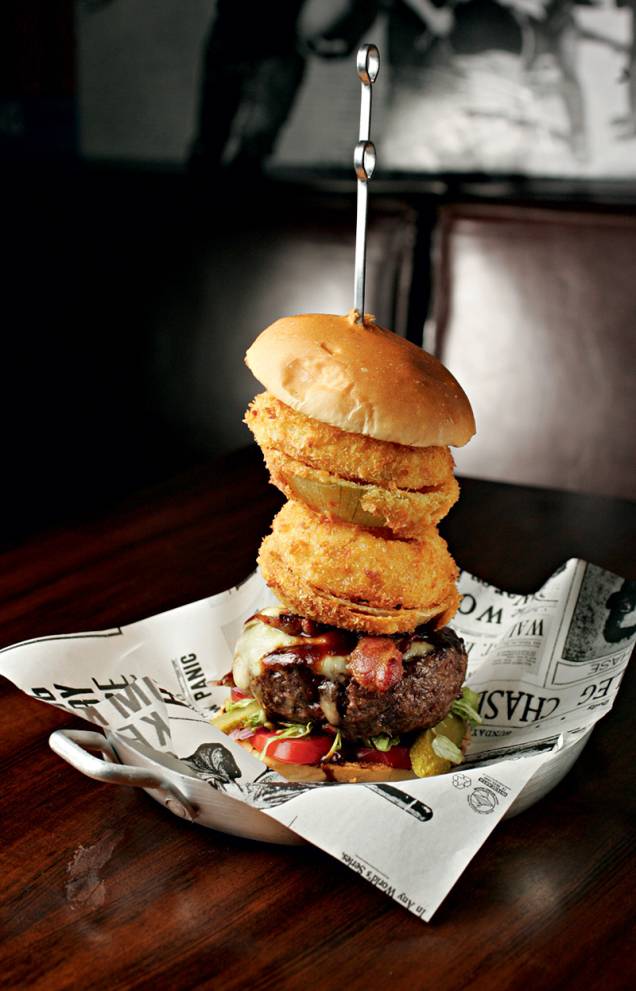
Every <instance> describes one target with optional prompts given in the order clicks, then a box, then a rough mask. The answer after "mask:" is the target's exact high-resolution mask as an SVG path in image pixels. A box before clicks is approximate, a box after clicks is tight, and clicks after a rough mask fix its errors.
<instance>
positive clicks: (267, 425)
mask: <svg viewBox="0 0 636 991" xmlns="http://www.w3.org/2000/svg"><path fill="white" fill-rule="evenodd" d="M245 423H246V424H247V426H248V427H249V428H250V430H251V431H252V433H253V434H254V437H255V438H256V442H257V443H258V444H259V446H260V447H261V448H274V449H275V450H277V451H282V452H283V453H285V454H287V455H288V456H289V457H291V458H294V459H295V460H297V461H302V462H303V463H304V464H306V465H309V466H310V467H312V468H318V469H323V470H324V471H328V472H330V473H331V474H333V475H339V476H340V477H341V478H345V479H348V480H351V481H354V482H356V481H357V482H366V483H368V484H372V485H379V486H381V487H383V488H388V487H395V486H397V488H400V489H411V490H413V491H417V490H419V489H422V488H426V487H428V486H431V485H443V484H444V483H446V482H448V481H449V479H450V477H451V476H452V472H453V467H454V462H453V458H452V456H451V453H450V451H449V449H448V448H447V447H407V446H405V445H403V444H394V443H392V442H390V441H383V440H375V439H374V438H373V437H366V436H365V435H364V434H353V433H348V432H347V431H346V430H339V429H338V427H332V426H330V425H329V424H327V423H322V422H320V421H319V420H314V419H312V418H311V417H308V416H304V415H303V414H302V413H297V412H296V410H293V409H291V407H289V406H286V405H285V403H281V402H280V400H278V399H276V397H275V396H273V395H272V394H271V393H269V392H262V393H261V394H260V395H258V396H257V397H256V398H255V399H254V401H253V402H252V403H251V404H250V406H249V407H248V410H247V412H246V414H245Z"/></svg>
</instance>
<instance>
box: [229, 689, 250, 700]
mask: <svg viewBox="0 0 636 991" xmlns="http://www.w3.org/2000/svg"><path fill="white" fill-rule="evenodd" d="M253 697H254V696H253V695H250V694H249V693H248V692H242V691H241V689H240V688H232V690H231V691H230V698H231V699H232V701H233V702H241V701H242V700H243V699H251V698H253Z"/></svg>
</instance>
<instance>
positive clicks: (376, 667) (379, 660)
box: [347, 637, 404, 692]
mask: <svg viewBox="0 0 636 991" xmlns="http://www.w3.org/2000/svg"><path fill="white" fill-rule="evenodd" d="M347 666H348V669H349V671H350V672H351V677H352V678H353V680H354V681H357V682H358V684H359V685H362V687H363V688H368V689H369V691H372V692H387V691H388V690H389V688H393V686H394V685H397V683H398V682H399V681H401V680H402V675H403V673H404V668H403V666H402V651H401V650H398V648H397V647H396V645H395V641H393V640H390V639H389V638H388V637H361V638H360V640H359V641H358V645H357V647H356V648H355V650H354V651H353V652H352V653H351V654H350V656H349V660H348V665H347Z"/></svg>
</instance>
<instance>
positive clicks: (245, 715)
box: [210, 699, 261, 733]
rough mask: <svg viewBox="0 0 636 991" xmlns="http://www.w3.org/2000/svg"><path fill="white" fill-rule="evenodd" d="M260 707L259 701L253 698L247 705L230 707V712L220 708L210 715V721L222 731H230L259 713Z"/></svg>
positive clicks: (238, 727)
mask: <svg viewBox="0 0 636 991" xmlns="http://www.w3.org/2000/svg"><path fill="white" fill-rule="evenodd" d="M260 709H261V707H260V705H259V703H258V702H257V701H256V699H254V701H253V702H250V703H249V705H244V706H237V707H236V708H232V709H231V710H230V712H225V710H223V709H222V710H221V712H218V713H217V714H216V716H213V717H212V719H211V720H210V722H211V723H212V725H213V726H216V728H217V729H220V730H221V732H222V733H231V732H232V730H234V729H241V727H242V726H245V725H246V724H247V723H248V720H249V719H250V718H252V717H253V716H257V715H258V714H259V712H260Z"/></svg>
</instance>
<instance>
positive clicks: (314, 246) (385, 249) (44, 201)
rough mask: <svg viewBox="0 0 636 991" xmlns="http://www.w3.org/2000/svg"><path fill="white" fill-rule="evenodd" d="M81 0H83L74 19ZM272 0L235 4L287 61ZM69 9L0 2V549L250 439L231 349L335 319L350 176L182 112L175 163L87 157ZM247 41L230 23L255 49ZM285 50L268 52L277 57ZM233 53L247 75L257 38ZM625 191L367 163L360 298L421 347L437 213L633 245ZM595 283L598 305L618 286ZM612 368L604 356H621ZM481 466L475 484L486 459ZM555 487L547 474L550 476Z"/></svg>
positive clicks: (620, 185) (629, 478) (625, 482)
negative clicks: (268, 331)
mask: <svg viewBox="0 0 636 991" xmlns="http://www.w3.org/2000/svg"><path fill="white" fill-rule="evenodd" d="M115 3H121V4H122V5H125V3H126V0H115ZM90 6H91V5H90V4H85V5H82V8H81V16H86V11H87V10H88V9H89V8H90ZM92 6H93V7H94V8H99V6H100V5H99V3H96V4H93V5H92ZM209 6H210V17H211V16H212V13H213V9H214V5H213V4H210V5H209ZM271 6H272V5H267V4H262V3H259V4H250V3H244V4H242V5H240V7H241V10H242V11H243V14H242V17H243V19H245V18H246V17H248V18H250V17H251V18H253V17H256V16H257V12H258V11H260V15H259V16H260V17H261V20H262V23H261V25H260V29H261V36H263V32H265V31H266V29H267V30H268V31H269V33H268V35H267V38H269V40H270V42H271V40H272V38H275V39H278V40H277V42H276V45H277V46H278V47H279V48H281V46H282V48H281V51H282V55H283V57H284V58H285V59H289V58H291V59H292V62H293V60H294V59H295V58H296V55H295V54H294V52H293V51H292V49H294V44H295V41H294V38H295V36H294V34H293V31H292V32H291V34H290V35H289V37H287V40H285V41H284V42H281V35H280V32H278V31H277V30H275V28H276V25H275V24H272V23H271V22H270V23H269V27H268V21H267V18H268V17H270V19H271V17H272V16H274V15H273V14H272V13H271ZM292 6H293V4H288V3H283V4H277V5H276V9H277V10H278V9H280V8H281V7H287V8H290V7H292ZM296 6H299V5H296ZM235 7H239V5H238V4H237V5H235ZM78 9H79V8H76V6H75V5H74V4H73V3H71V2H70V0H58V2H56V3H55V4H51V3H50V2H46V0H39V2H38V0H24V2H17V0H7V2H5V3H3V5H2V7H1V9H0V47H1V52H2V58H1V59H0V65H1V66H2V68H1V70H0V73H1V74H0V152H1V155H2V183H1V188H2V191H3V203H2V216H3V224H2V240H3V246H4V251H3V255H4V261H3V263H2V272H3V293H2V303H3V305H2V316H3V319H2V346H3V353H4V362H3V369H4V376H3V378H4V388H3V390H2V403H3V410H2V414H3V415H2V423H3V428H4V429H3V449H4V452H3V453H4V457H3V465H4V472H3V475H4V485H3V486H2V505H1V507H0V508H1V510H2V513H1V519H2V522H1V524H0V540H1V541H2V543H3V544H4V545H9V544H11V543H15V542H18V541H20V540H21V539H22V537H23V536H24V535H25V534H27V533H30V532H33V531H37V530H38V529H41V528H43V527H45V526H48V525H50V524H51V523H55V522H57V521H62V520H65V519H68V518H72V517H77V516H81V515H82V514H89V515H90V514H91V513H93V512H94V511H95V510H96V509H97V508H99V507H100V506H103V505H106V504H108V503H112V502H113V501H115V500H117V499H119V498H120V497H122V496H124V495H126V494H127V493H130V492H131V491H134V490H136V489H140V488H142V487H143V486H145V485H147V484H149V483H151V482H153V481H157V480H160V479H163V478H166V477H168V476H170V475H171V474H173V473H174V472H176V471H178V470H180V469H183V468H186V467H189V466H192V465H195V464H197V463H198V462H200V461H205V460H209V459H210V458H214V457H216V456H218V455H219V454H223V453H226V452H228V451H231V450H234V449H236V448H238V447H240V446H244V445H246V444H248V443H249V442H250V436H249V434H248V432H247V430H246V429H245V428H244V427H243V426H242V424H241V415H242V410H243V409H244V406H245V404H246V402H247V401H248V399H249V398H250V397H251V395H253V394H254V392H255V391H257V386H256V385H255V383H254V382H253V380H252V379H251V377H250V375H249V373H248V372H247V371H246V370H245V369H244V368H243V365H242V355H243V353H244V350H245V348H246V347H247V345H248V344H249V343H250V341H251V340H252V339H253V337H254V336H255V335H256V334H257V333H258V332H259V331H260V330H261V329H262V328H263V327H264V326H266V325H267V324H268V323H270V322H271V321H273V320H274V319H276V318H277V317H278V316H281V315H284V314H285V313H289V312H302V311H312V310H313V311H326V312H345V311H346V310H347V309H348V308H349V307H350V306H351V305H352V299H351V297H352V278H353V236H354V223H355V182H354V179H353V173H351V175H349V174H348V172H347V171H343V170H340V171H339V170H337V169H333V168H321V167H320V166H317V167H316V168H314V169H307V168H306V167H304V168H302V169H300V168H299V169H297V170H295V171H294V170H293V169H292V170H290V169H286V170H281V169H275V168H273V167H270V166H269V165H268V157H269V150H268V148H267V139H266V140H265V141H263V140H260V139H259V140H260V144H259V142H258V141H256V142H252V144H251V145H250V142H249V141H247V140H245V141H244V142H243V145H242V146H241V145H240V142H239V145H240V147H242V150H243V152H244V154H242V155H238V156H234V158H232V156H231V155H230V157H229V158H228V146H227V145H226V146H225V148H224V150H223V149H222V153H221V156H220V157H219V156H218V155H217V153H216V152H214V153H212V152H211V151H210V147H209V144H208V145H207V146H206V145H205V142H203V145H202V137H201V136H202V134H204V132H205V127H204V125H203V123H202V122H201V119H199V123H198V124H197V122H196V116H197V110H196V108H194V109H193V111H192V118H193V132H192V140H191V142H190V143H189V145H188V149H187V154H186V155H185V157H184V160H183V161H181V162H174V161H173V162H172V163H168V164H167V163H166V162H163V163H161V162H159V161H158V160H154V161H152V162H149V161H141V160H140V159H139V157H137V158H134V159H133V158H132V157H131V159H130V160H128V161H127V160H125V159H121V158H120V159H119V160H117V161H112V160H106V159H102V160H97V159H95V158H90V157H88V156H87V155H85V154H83V153H82V141H81V137H80V136H81V134H82V133H83V128H84V133H85V129H86V127H87V126H88V125H89V124H90V121H86V120H82V105H83V102H82V86H81V79H80V77H79V73H78V45H77V32H76V24H77V17H78ZM266 11H269V12H270V13H269V14H266V13H264V12H266ZM290 16H291V15H290ZM249 23H251V24H252V26H254V24H255V22H254V21H250V22H249ZM150 26H151V24H150V22H149V30H148V32H147V36H146V38H145V44H146V45H147V49H148V52H150V53H152V52H153V45H155V43H156V44H157V51H160V50H161V46H160V45H159V41H160V40H161V41H162V44H164V45H165V38H164V39H153V36H152V32H151V30H150ZM257 35H258V32H256V34H255V33H254V32H251V33H249V35H248V36H246V37H249V38H251V39H252V41H251V42H250V44H252V45H253V39H254V37H256V36H257ZM266 40H267V39H266ZM328 40H329V39H327V41H328ZM322 43H323V46H324V45H325V44H326V41H325V39H323V42H322ZM205 45H206V39H205V36H203V37H201V42H200V46H199V50H198V66H197V65H195V66H194V67H192V66H191V67H190V68H189V70H188V71H189V72H191V73H192V75H193V78H197V79H198V86H199V93H200V94H201V93H205V71H204V65H205V51H206V48H205ZM275 47H276V46H275ZM248 48H249V45H248ZM283 49H284V51H283ZM241 51H242V55H241V59H242V60H243V61H244V62H245V58H244V57H243V56H244V52H243V50H241ZM281 51H278V52H276V51H268V52H267V53H266V54H267V57H268V58H270V57H271V58H278V57H279V56H280V55H281ZM290 52H291V55H290ZM208 53H209V44H208ZM340 54H342V53H340ZM146 55H147V53H146ZM248 56H249V57H247V61H246V62H245V64H246V65H247V67H248V69H249V67H250V66H253V65H254V64H255V60H257V59H258V58H260V57H261V56H262V51H261V53H260V55H259V54H258V52H256V51H255V50H254V51H252V50H250V51H249V52H248ZM344 57H345V58H348V57H349V56H348V55H345V56H344ZM321 58H326V56H325V54H324V51H323V54H322V55H321ZM327 62H328V59H327V60H326V62H325V64H327ZM350 62H351V72H352V75H353V76H354V79H353V93H354V100H357V82H356V80H355V75H354V69H353V59H352V58H350ZM335 64H336V63H334V65H335ZM340 64H341V63H340V62H338V65H340ZM215 65H217V63H216V62H215ZM228 65H229V66H230V68H229V69H228V68H227V65H226V66H225V69H224V72H226V77H227V74H228V73H229V74H230V75H231V72H236V71H238V70H236V68H234V69H232V59H231V58H230V59H229V60H228ZM244 68H245V67H244ZM241 71H243V70H241ZM248 75H249V72H248ZM378 85H379V84H378ZM167 86H169V80H168V83H167ZM229 89H231V83H230V81H228V78H225V80H224V81H223V80H221V81H220V82H219V81H218V80H217V82H216V84H215V87H214V88H213V89H212V91H211V92H212V94H213V96H214V99H217V98H218V99H219V100H220V99H221V96H220V94H225V96H227V93H228V92H229ZM107 97H108V95H107V94H104V99H105V100H107ZM209 98H210V97H209V94H208V99H209ZM223 98H225V97H223ZM157 99H161V93H159V94H158V96H157ZM204 99H205V98H202V100H200V101H199V111H198V112H199V114H201V113H202V110H201V107H202V106H203V103H204ZM350 99H351V96H350V95H349V96H347V100H350ZM123 112H124V108H122V113H123ZM109 113H111V114H115V115H116V113H117V107H114V108H111V109H110V110H109ZM115 120H116V118H115ZM356 129H357V120H356V119H355V118H354V120H353V121H351V124H350V129H349V132H348V133H347V136H346V140H347V141H348V142H350V144H351V147H353V144H354V143H355V140H356ZM160 139H161V134H159V140H160ZM166 142H168V137H166ZM235 145H236V142H235ZM230 150H231V149H230ZM215 156H216V157H215ZM634 200H635V196H634V189H633V185H631V184H630V183H629V182H624V181H622V182H619V181H614V182H613V181H610V180H607V181H598V180H597V181H595V182H592V181H583V180H581V181H577V182H572V181H564V180H561V181H559V180H556V179H547V178H544V179H541V178H538V179H534V180H532V179H528V178H527V177H522V176H519V175H517V176H514V175H510V176H501V175H497V176H496V177H494V176H490V175H488V174H484V173H481V174H466V175H453V176H450V175H441V174H440V175H437V176H429V175H418V174H416V173H413V174H410V175H403V176H401V177H400V178H399V179H396V177H395V176H390V175H388V174H385V175H383V174H382V172H381V169H380V170H379V172H378V177H377V179H374V184H373V187H372V219H371V227H370V233H369V290H368V306H367V308H368V309H369V310H371V311H372V312H374V313H375V314H376V316H377V317H378V320H379V321H380V322H382V323H384V324H385V325H387V326H390V327H392V328H393V329H395V330H396V331H397V332H398V333H402V334H404V335H406V336H408V337H410V338H411V339H412V340H414V341H416V342H417V343H421V342H422V335H423V330H424V325H425V322H426V320H427V316H429V317H430V316H436V318H437V319H438V320H439V317H440V312H443V310H444V306H443V298H442V297H443V289H444V285H443V284H442V274H443V272H444V271H445V272H446V273H447V270H446V269H442V270H440V269H439V268H438V262H439V247H440V236H441V234H442V233H443V230H444V229H445V228H444V224H445V223H446V221H445V220H444V218H448V217H450V216H452V210H456V209H457V208H461V207H463V206H464V205H466V204H474V203H477V204H481V205H482V206H483V205H486V207H488V208H489V207H490V206H493V207H494V208H495V211H496V208H497V207H498V205H501V204H502V203H503V204H504V205H505V206H506V209H513V210H514V209H519V210H521V211H522V216H523V210H524V209H527V207H528V206H531V207H532V208H535V207H537V206H540V207H541V206H542V207H547V209H548V210H549V211H551V212H552V213H553V214H555V215H559V216H561V215H563V216H568V215H571V214H575V213H577V211H578V212H580V211H581V210H584V211H585V212H586V215H590V213H591V215H592V216H593V217H595V216H598V217H599V218H601V219H600V220H599V223H600V224H601V226H602V225H603V224H605V223H606V220H607V218H608V217H609V218H610V219H612V218H617V217H618V218H621V222H622V221H625V222H626V223H627V224H628V228H627V230H628V233H629V238H632V233H631V232H632V231H633V227H629V224H630V223H631V221H632V219H633V215H634V210H633V203H634ZM449 209H451V213H449V212H448V210H449ZM471 223H474V219H473V220H472V221H471ZM491 227H492V225H491ZM491 227H490V228H489V229H491ZM550 237H553V234H551V235H550ZM629 238H628V241H627V242H625V243H623V242H622V241H621V248H620V251H621V253H620V255H619V256H617V261H616V265H617V270H618V271H620V272H621V276H622V282H621V284H622V286H623V289H622V290H621V291H624V292H627V293H628V296H629V294H630V293H631V296H629V298H628V300H627V302H626V303H625V304H624V305H623V304H621V307H622V308H620V314H621V316H620V321H621V323H620V326H621V327H624V333H623V334H622V335H621V334H619V335H618V338H617V339H619V341H624V345H625V348H626V351H625V354H626V356H627V355H628V354H629V356H630V357H629V360H630V361H631V360H633V331H632V328H633V320H632V317H633V316H634V315H635V313H636V299H635V298H634V296H633V290H632V288H631V283H632V282H633V280H632V279H631V277H630V276H629V271H628V266H629V265H630V261H629V259H630V258H631V257H633V253H632V249H633V246H634V244H635V243H636V241H634V240H629ZM612 243H613V242H612ZM543 250H544V249H543V247H542V246H540V247H539V256H541V252H542V251H543ZM564 250H570V249H567V248H566V249H564ZM610 250H611V249H610ZM595 267H596V266H594V265H593V268H595ZM436 273H437V275H436ZM440 273H441V274H440ZM601 289H602V287H601ZM599 291H601V290H599ZM606 291H607V294H608V298H609V299H611V298H614V296H615V295H616V291H617V290H616V285H615V284H613V285H612V284H610V285H608V286H607V287H606ZM539 295H540V292H539ZM449 298H450V297H449ZM440 301H441V302H440ZM559 305H561V303H559ZM563 305H567V299H566V300H565V304H563ZM473 309H474V307H473ZM599 332H600V331H599ZM520 333H521V331H520ZM630 342H631V343H630ZM630 348H631V349H632V350H630ZM625 361H627V357H625V359H624V360H623V359H622V358H619V357H616V356H615V364H617V363H618V364H619V365H621V364H622V365H623V367H624V366H625ZM600 374H601V375H604V374H605V373H604V372H601V373H600ZM613 401H614V402H615V403H618V404H619V405H620V406H621V408H622V409H623V414H624V415H623V421H622V422H625V423H629V422H631V423H633V418H632V416H631V413H632V411H633V402H634V397H633V389H632V390H631V393H630V390H629V388H627V390H626V388H625V386H624V385H623V384H622V385H621V394H620V395H615V396H614V399H613ZM613 429H614V428H613ZM580 442H581V443H582V444H583V445H584V444H585V438H582V439H580ZM620 458H622V462H621V469H620V470H621V472H622V476H621V477H622V481H621V484H620V485H619V486H618V487H617V488H616V487H614V486H612V485H606V486H605V490H606V491H608V492H610V490H611V491H612V494H618V495H630V494H632V491H633V484H634V470H633V461H632V463H631V464H630V463H629V460H628V459H627V460H626V459H625V455H624V450H623V452H622V453H621V454H620ZM475 474H478V475H479V474H482V475H484V476H486V477H488V470H487V466H484V470H483V471H479V470H477V471H476V472H475ZM503 477H504V478H506V475H505V470H504V472H503ZM510 480H515V476H514V473H512V474H511V475H510ZM561 484H562V483H561V481H560V479H559V477H558V476H555V479H554V485H555V487H560V485H561ZM577 485H578V483H577V482H576V481H574V482H572V483H571V484H570V485H569V486H568V487H577ZM578 487H582V488H583V489H584V490H586V487H585V485H583V486H580V485H579V486H578Z"/></svg>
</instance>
